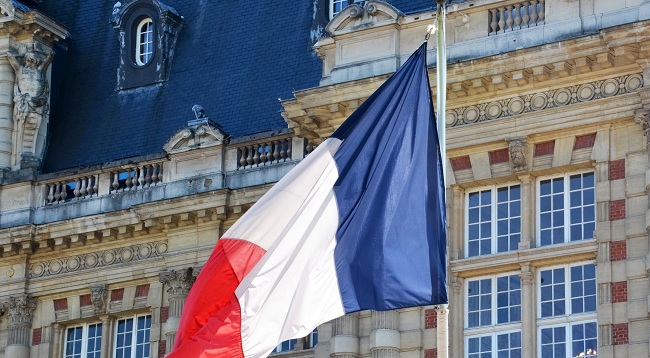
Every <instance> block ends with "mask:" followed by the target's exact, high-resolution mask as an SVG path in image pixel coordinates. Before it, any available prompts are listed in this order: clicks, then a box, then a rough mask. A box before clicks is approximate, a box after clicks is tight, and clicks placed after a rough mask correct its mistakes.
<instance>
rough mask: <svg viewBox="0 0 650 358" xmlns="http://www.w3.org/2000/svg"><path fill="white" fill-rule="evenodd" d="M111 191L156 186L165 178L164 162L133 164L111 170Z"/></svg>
mask: <svg viewBox="0 0 650 358" xmlns="http://www.w3.org/2000/svg"><path fill="white" fill-rule="evenodd" d="M110 178H111V186H110V190H109V191H110V192H111V193H114V192H123V191H131V190H141V189H145V188H149V187H152V186H156V185H159V184H161V183H162V180H163V162H162V161H160V162H156V163H148V164H133V165H131V166H129V167H126V168H121V169H119V170H114V171H111V173H110Z"/></svg>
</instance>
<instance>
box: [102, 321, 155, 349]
mask: <svg viewBox="0 0 650 358" xmlns="http://www.w3.org/2000/svg"><path fill="white" fill-rule="evenodd" d="M140 317H145V320H146V317H149V320H150V322H149V327H147V328H146V330H149V340H148V341H145V342H143V343H141V344H139V343H138V334H137V332H138V318H140ZM128 319H133V327H132V331H131V332H132V334H131V344H130V347H131V357H127V358H135V357H137V356H136V351H137V348H138V346H143V345H144V346H148V347H149V348H148V349H149V355H148V356H151V353H152V352H151V326H152V325H153V316H152V315H151V313H145V314H136V315H133V316H126V317H119V318H118V319H116V320H115V328H114V329H113V350H112V353H113V355H112V356H113V357H117V349H118V347H117V341H118V339H117V338H118V332H117V330H118V328H119V321H122V320H128ZM120 348H121V347H120Z"/></svg>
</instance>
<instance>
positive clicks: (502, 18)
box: [498, 6, 506, 33]
mask: <svg viewBox="0 0 650 358" xmlns="http://www.w3.org/2000/svg"><path fill="white" fill-rule="evenodd" d="M505 12H506V8H505V7H503V6H501V7H500V8H499V29H498V32H499V33H503V32H505V26H506V20H505V17H506V14H505Z"/></svg>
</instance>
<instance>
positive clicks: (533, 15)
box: [529, 0, 539, 26]
mask: <svg viewBox="0 0 650 358" xmlns="http://www.w3.org/2000/svg"><path fill="white" fill-rule="evenodd" d="M537 4H538V1H537V0H531V1H530V25H529V26H535V25H536V24H537V19H538V18H539V15H538V13H537Z"/></svg>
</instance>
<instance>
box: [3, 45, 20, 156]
mask: <svg viewBox="0 0 650 358" xmlns="http://www.w3.org/2000/svg"><path fill="white" fill-rule="evenodd" d="M15 79H16V75H15V74H14V70H13V68H12V67H11V65H10V64H9V60H8V59H7V57H0V169H3V168H10V167H11V157H12V153H13V144H12V143H13V142H12V139H11V138H12V132H13V127H14V124H13V106H14V103H13V100H12V96H10V95H9V94H11V93H13V90H14V81H15Z"/></svg>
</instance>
